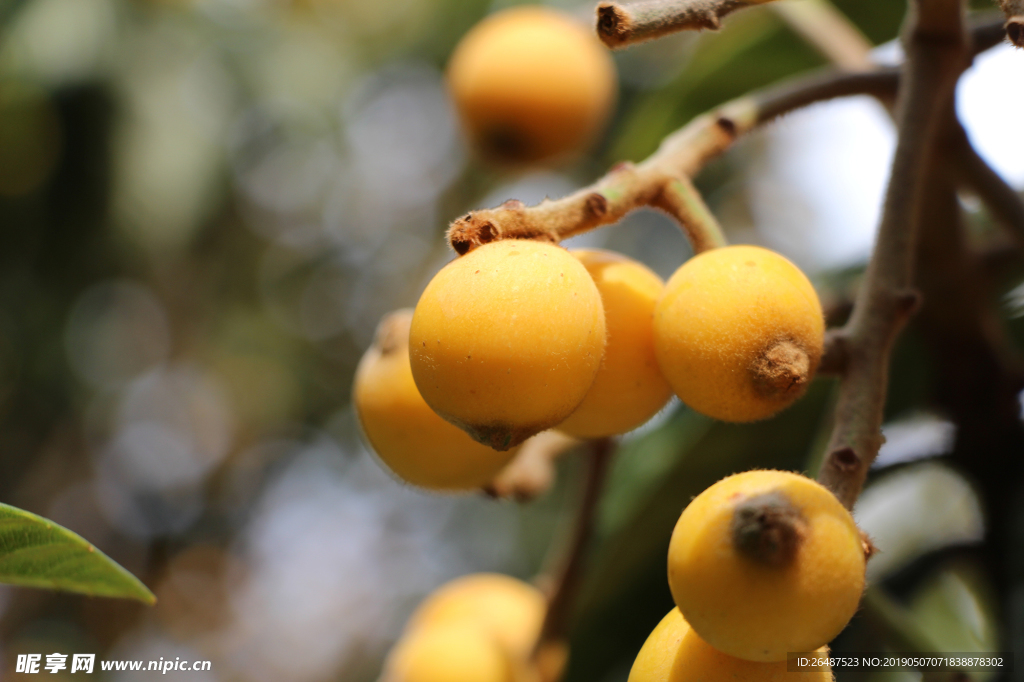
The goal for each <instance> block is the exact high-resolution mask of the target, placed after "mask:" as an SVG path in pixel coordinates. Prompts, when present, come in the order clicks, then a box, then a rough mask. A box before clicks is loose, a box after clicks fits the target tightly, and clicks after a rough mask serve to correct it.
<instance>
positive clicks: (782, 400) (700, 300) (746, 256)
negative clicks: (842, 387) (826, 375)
mask: <svg viewBox="0 0 1024 682" xmlns="http://www.w3.org/2000/svg"><path fill="white" fill-rule="evenodd" d="M824 335H825V321H824V316H823V314H822V310H821V303H820V301H819V300H818V296H817V294H816V293H815V291H814V287H813V286H811V283H810V282H809V281H808V280H807V277H805V276H804V274H803V273H802V272H801V271H800V269H799V268H797V267H796V266H795V265H793V264H792V263H790V262H789V261H788V260H786V259H785V258H783V257H782V256H780V255H779V254H777V253H775V252H773V251H769V250H768V249H763V248H761V247H758V246H727V247H722V248H718V249H712V250H710V251H705V252H704V253H701V254H698V255H697V256H694V257H693V258H691V259H690V260H688V261H687V262H686V263H684V264H683V265H682V266H681V267H680V268H679V269H678V270H677V271H676V272H675V274H673V275H672V277H671V278H670V279H669V281H668V284H667V285H666V286H665V293H664V295H663V296H662V298H661V300H660V301H658V304H657V306H656V307H655V311H654V342H655V351H656V353H657V357H658V363H659V364H660V366H661V370H662V372H664V374H665V377H666V378H667V379H668V382H669V384H671V385H672V389H673V390H674V391H675V392H676V395H678V396H679V398H680V399H681V400H682V401H683V402H684V403H686V404H687V405H689V406H690V407H691V408H693V409H694V410H696V411H698V412H701V413H703V414H706V415H708V416H710V417H714V418H716V419H721V420H723V421H731V422H749V421H756V420H758V419H765V418H767V417H770V416H772V415H773V414H775V413H776V412H778V411H779V410H781V409H783V408H785V407H787V406H788V405H790V404H791V403H792V402H793V401H795V400H796V399H797V398H799V397H800V396H801V395H803V393H804V391H805V390H806V389H807V386H808V384H809V382H810V379H811V377H812V376H813V375H814V372H815V370H817V368H818V362H819V361H820V360H821V353H822V348H823V346H824Z"/></svg>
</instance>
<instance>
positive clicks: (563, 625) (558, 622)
mask: <svg viewBox="0 0 1024 682" xmlns="http://www.w3.org/2000/svg"><path fill="white" fill-rule="evenodd" d="M614 450H615V442H614V441H613V440H612V439H611V438H600V439H598V440H594V441H592V452H591V453H590V454H589V456H588V458H587V477H586V481H585V482H584V486H583V496H582V498H581V499H580V505H579V509H578V511H577V513H576V523H575V527H574V528H573V534H572V539H571V541H570V543H569V545H568V547H567V548H566V557H565V560H564V563H563V564H562V567H561V570H560V571H559V573H558V576H557V578H556V579H555V581H554V587H553V588H552V590H551V592H550V596H549V598H548V610H547V615H546V616H545V617H544V625H543V626H542V627H541V632H540V638H539V639H538V643H537V651H540V650H541V648H542V647H543V646H544V645H546V644H550V643H559V642H564V641H565V640H566V639H567V638H568V635H569V625H570V623H571V620H572V610H573V608H574V606H575V604H576V595H577V594H578V592H579V588H580V584H581V582H582V578H583V568H584V563H585V561H586V556H587V550H588V549H589V546H590V539H591V537H592V535H593V531H594V523H595V521H596V515H597V506H598V502H599V501H600V499H601V491H602V489H603V488H604V481H605V478H606V475H607V473H608V465H609V463H610V461H611V457H612V453H613V452H614Z"/></svg>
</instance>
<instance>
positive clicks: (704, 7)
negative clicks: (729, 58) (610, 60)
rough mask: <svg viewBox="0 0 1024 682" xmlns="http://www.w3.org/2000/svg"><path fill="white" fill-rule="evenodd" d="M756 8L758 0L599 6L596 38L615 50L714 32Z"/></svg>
mask: <svg viewBox="0 0 1024 682" xmlns="http://www.w3.org/2000/svg"><path fill="white" fill-rule="evenodd" d="M765 1H767V0H765ZM757 4H760V3H759V2H757V0H753V1H752V2H744V0H645V1H643V2H633V3H629V4H627V5H620V4H619V3H616V2H602V3H600V4H598V6H597V35H598V37H599V38H600V39H601V40H602V41H604V44H605V45H607V46H608V47H611V48H616V47H625V46H626V45H633V44H635V43H640V42H643V41H645V40H653V39H654V38H660V37H661V36H665V35H668V34H670V33H676V32H678V31H699V30H701V29H710V30H716V29H718V28H720V27H721V25H722V18H723V17H725V16H726V15H727V14H732V13H733V12H735V11H736V10H738V9H742V8H744V7H750V6H752V5H757Z"/></svg>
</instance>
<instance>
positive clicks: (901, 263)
mask: <svg viewBox="0 0 1024 682" xmlns="http://www.w3.org/2000/svg"><path fill="white" fill-rule="evenodd" d="M904 42H905V46H906V52H907V60H906V63H905V65H904V67H903V68H904V70H903V79H904V80H903V86H902V87H901V88H900V94H899V100H898V102H897V115H896V120H897V122H898V130H899V139H898V142H897V145H896V153H895V156H894V158H893V164H892V171H891V175H890V178H889V186H888V189H887V190H886V197H885V206H884V209H883V213H882V219H881V224H880V226H879V229H878V238H877V241H876V242H875V249H874V253H873V255H872V258H871V262H870V263H869V264H868V269H867V274H866V276H865V282H864V284H863V286H862V288H861V291H860V293H859V295H858V297H857V302H856V305H855V306H854V309H853V314H852V315H851V317H850V321H849V322H848V323H847V324H846V326H845V327H844V328H843V329H842V331H841V332H840V335H839V336H838V337H837V338H838V340H839V341H840V342H841V343H842V344H843V345H844V346H845V348H844V353H845V356H846V359H847V362H846V372H845V374H844V376H843V383H842V387H841V390H840V395H839V399H838V402H837V406H836V426H835V430H834V431H833V433H832V438H831V440H830V441H829V446H828V454H827V455H826V457H825V462H824V464H823V466H822V469H821V472H820V474H819V476H818V479H819V480H820V481H821V482H822V483H823V484H824V485H825V486H826V487H828V488H829V489H830V490H832V492H834V493H835V494H836V497H838V498H839V500H840V501H841V502H842V503H843V504H844V505H846V506H847V507H848V508H852V507H853V504H854V502H855V501H856V499H857V497H858V495H859V494H860V491H861V488H862V487H863V485H864V480H865V478H866V477H867V473H868V469H869V468H870V466H871V463H872V462H873V461H874V459H875V457H876V456H877V455H878V450H879V448H880V447H881V445H882V442H883V440H884V439H883V438H882V435H881V426H882V417H883V411H884V407H885V398H886V393H887V386H888V376H889V360H890V354H891V350H892V346H893V343H894V342H895V340H896V337H897V335H898V334H899V332H900V330H901V329H902V328H903V325H904V324H905V322H906V320H907V319H908V318H909V316H910V314H911V313H912V311H913V310H914V308H915V306H916V304H917V294H916V293H915V292H914V291H913V289H912V286H913V276H914V248H915V239H916V232H917V231H918V223H919V218H920V200H921V190H922V185H923V179H924V176H925V172H926V169H927V168H928V164H929V163H930V161H931V157H932V150H933V147H934V141H935V138H936V133H937V131H938V127H939V123H940V121H941V117H942V113H943V111H944V105H945V103H946V102H947V101H949V99H950V98H951V97H952V96H953V90H954V88H955V86H956V82H957V79H958V78H959V75H960V73H961V72H962V71H963V69H964V68H965V67H966V66H967V63H968V54H969V53H968V42H967V36H966V34H965V32H964V27H963V7H962V4H961V2H960V0H914V1H913V2H912V3H911V12H910V21H909V29H908V31H907V34H906V36H905V39H904Z"/></svg>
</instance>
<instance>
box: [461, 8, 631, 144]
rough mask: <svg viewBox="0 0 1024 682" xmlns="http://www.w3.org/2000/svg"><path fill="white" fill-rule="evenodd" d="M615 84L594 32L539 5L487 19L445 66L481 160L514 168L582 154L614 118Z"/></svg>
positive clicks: (610, 64)
mask: <svg viewBox="0 0 1024 682" xmlns="http://www.w3.org/2000/svg"><path fill="white" fill-rule="evenodd" d="M616 80H617V79H616V76H615V66H614V63H613V62H612V59H611V56H610V54H609V53H608V50H607V49H606V48H605V47H604V45H602V44H601V42H600V41H599V40H598V39H597V37H596V36H595V35H593V29H592V28H590V27H586V26H584V25H583V24H582V23H580V22H578V21H576V20H575V19H574V18H573V17H571V16H568V15H566V14H563V13H561V12H558V11H556V10H553V9H550V8H547V7H539V6H523V7H515V8H512V9H507V10H504V11H502V12H497V13H495V14H493V15H491V16H489V17H487V18H486V19H484V20H483V21H481V22H480V23H479V24H477V25H476V26H475V27H474V28H473V29H472V30H471V31H470V32H469V33H467V34H466V35H465V37H463V39H462V40H461V42H459V44H458V46H457V47H456V48H455V52H454V53H453V54H452V57H451V60H450V61H449V63H448V85H449V89H450V90H451V93H452V97H453V99H454V100H455V104H456V107H457V109H458V111H459V114H460V116H461V119H462V122H463V125H464V127H465V128H466V130H467V132H468V133H469V136H470V138H471V139H472V141H473V142H474V143H475V145H476V146H477V147H478V148H479V150H480V151H481V152H482V153H483V154H484V155H485V156H488V157H490V158H492V159H494V160H498V161H505V162H514V163H521V162H536V161H540V160H545V159H550V158H553V157H558V156H562V155H568V154H573V153H577V152H580V151H582V150H583V149H584V148H585V147H586V146H587V145H588V144H589V143H590V142H592V141H593V140H594V138H595V137H596V136H597V134H598V133H599V132H600V131H601V129H602V128H603V127H604V124H605V123H606V122H607V120H608V118H609V116H610V115H611V111H612V107H613V105H614V103H615V97H616V88H617V83H616Z"/></svg>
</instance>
